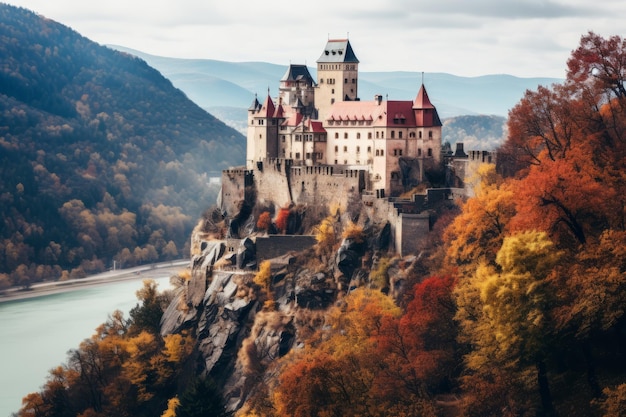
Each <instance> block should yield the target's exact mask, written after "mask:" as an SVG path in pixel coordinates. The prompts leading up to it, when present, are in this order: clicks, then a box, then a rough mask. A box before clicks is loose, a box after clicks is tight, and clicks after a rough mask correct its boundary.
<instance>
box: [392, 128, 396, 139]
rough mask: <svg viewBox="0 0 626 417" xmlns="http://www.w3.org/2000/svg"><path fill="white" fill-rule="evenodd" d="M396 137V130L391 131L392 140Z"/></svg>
mask: <svg viewBox="0 0 626 417" xmlns="http://www.w3.org/2000/svg"><path fill="white" fill-rule="evenodd" d="M395 137H396V132H395V131H394V130H392V131H391V139H393V138H395Z"/></svg>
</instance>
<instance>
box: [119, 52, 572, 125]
mask: <svg viewBox="0 0 626 417" xmlns="http://www.w3.org/2000/svg"><path fill="white" fill-rule="evenodd" d="M111 47H112V48H114V49H118V50H121V51H125V52H127V53H130V54H133V55H136V56H138V57H140V58H142V59H144V60H145V61H146V62H147V63H148V64H150V65H151V66H153V67H154V68H157V69H158V70H159V71H160V72H161V73H162V74H163V75H165V76H166V77H167V78H169V79H170V80H171V81H172V83H173V84H174V85H175V86H177V87H179V88H181V89H182V90H183V91H185V92H186V94H187V95H188V96H189V97H190V98H191V99H192V100H194V101H195V102H196V103H197V104H198V105H199V106H201V107H203V108H211V107H221V106H229V107H243V108H247V107H248V106H249V105H250V103H251V102H252V99H253V98H254V95H255V94H257V95H258V96H260V97H264V96H265V95H266V94H267V91H268V88H269V92H270V94H271V95H272V96H274V95H276V89H277V88H278V82H279V80H280V78H282V76H283V75H284V74H285V72H286V70H287V67H288V64H285V65H277V64H270V63H265V62H226V61H219V60H214V59H179V58H167V57H161V56H155V55H150V54H146V53H143V52H140V51H137V50H133V49H129V48H125V47H123V46H117V45H111ZM366 68H367V63H361V65H360V72H359V89H360V91H359V97H360V98H361V99H362V100H370V99H372V98H373V97H374V95H375V94H382V95H383V96H387V98H389V99H393V100H412V99H414V98H415V95H416V94H417V91H418V89H419V86H420V84H421V82H422V73H419V72H407V71H393V72H368V71H364V69H366ZM309 71H310V72H311V75H313V77H315V76H316V69H315V68H313V67H310V68H309ZM192 77H193V79H194V82H195V83H198V85H202V83H208V82H211V83H214V85H215V86H216V87H218V88H217V89H215V90H212V91H211V92H210V93H206V92H202V91H193V90H191V89H188V87H193V84H189V79H190V78H192ZM216 80H222V81H225V83H223V84H219V85H218V84H215V83H216ZM423 80H424V85H425V86H426V88H427V89H428V94H429V97H430V99H431V100H432V102H433V103H434V104H435V105H436V106H437V110H438V111H439V113H440V115H441V117H442V118H447V117H454V116H460V115H498V116H503V117H506V116H507V114H508V111H509V109H510V108H511V107H513V106H514V105H515V104H516V103H517V102H518V101H519V99H520V98H521V97H522V95H523V94H524V92H525V91H526V90H527V89H531V90H534V89H536V88H537V86H538V85H546V86H549V85H551V84H553V83H557V82H560V81H562V80H560V79H558V78H548V77H545V78H542V77H537V78H519V77H514V76H511V75H505V74H499V75H484V76H480V77H460V76H456V75H452V74H447V73H425V74H424V75H423ZM234 86H237V87H238V88H235V87H234ZM242 90H243V91H247V92H248V94H247V96H246V95H245V94H242Z"/></svg>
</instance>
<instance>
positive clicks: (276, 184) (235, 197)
mask: <svg viewBox="0 0 626 417" xmlns="http://www.w3.org/2000/svg"><path fill="white" fill-rule="evenodd" d="M366 178H367V171H366V170H362V169H350V168H344V167H338V166H328V165H314V166H304V165H297V166H295V165H293V161H292V160H290V159H278V158H273V159H265V160H263V161H259V162H257V163H256V164H255V165H254V168H253V169H252V170H247V169H244V168H233V169H228V170H225V171H223V173H222V194H221V199H222V200H221V208H222V210H224V211H226V212H227V213H228V214H230V215H233V214H235V213H237V210H238V209H237V204H238V202H239V201H241V200H243V199H244V198H246V197H250V196H252V195H253V194H254V195H256V199H257V203H259V204H262V205H272V204H273V205H274V206H276V207H285V206H287V205H289V204H290V203H295V204H304V205H312V206H326V207H330V206H332V205H336V206H338V207H340V208H342V209H345V208H346V207H347V205H348V202H349V200H350V198H359V195H360V193H361V191H363V190H364V189H365V187H366Z"/></svg>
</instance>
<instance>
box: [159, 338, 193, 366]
mask: <svg viewBox="0 0 626 417" xmlns="http://www.w3.org/2000/svg"><path fill="white" fill-rule="evenodd" d="M163 340H164V342H165V346H164V348H163V354H164V356H165V358H166V359H167V360H168V361H169V362H174V363H180V362H182V361H183V360H185V359H186V358H187V357H188V356H189V355H190V354H191V352H192V350H193V344H194V340H193V337H192V336H191V335H190V334H189V332H187V331H183V333H182V334H169V335H167V336H165V337H164V338H163Z"/></svg>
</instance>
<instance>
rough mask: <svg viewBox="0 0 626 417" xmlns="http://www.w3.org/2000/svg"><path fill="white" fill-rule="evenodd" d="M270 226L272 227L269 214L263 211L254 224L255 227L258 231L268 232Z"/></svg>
mask: <svg viewBox="0 0 626 417" xmlns="http://www.w3.org/2000/svg"><path fill="white" fill-rule="evenodd" d="M271 225H272V218H271V216H270V212H269V211H264V212H263V213H261V215H260V216H259V219H258V220H257V222H256V227H257V229H259V230H264V231H268V230H269V229H270V226H271Z"/></svg>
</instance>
